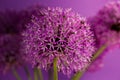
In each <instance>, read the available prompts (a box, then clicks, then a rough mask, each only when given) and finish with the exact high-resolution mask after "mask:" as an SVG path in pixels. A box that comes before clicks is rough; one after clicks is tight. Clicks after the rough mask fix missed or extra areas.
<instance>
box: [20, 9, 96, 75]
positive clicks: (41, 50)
mask: <svg viewBox="0 0 120 80" xmlns="http://www.w3.org/2000/svg"><path fill="white" fill-rule="evenodd" d="M22 35H23V48H22V53H23V52H25V53H26V55H27V56H25V58H27V60H28V61H29V62H32V64H33V66H38V67H39V68H43V69H45V70H48V69H49V68H50V67H52V66H53V60H54V58H56V57H57V58H58V62H57V68H58V71H60V72H63V74H66V75H68V76H69V75H70V74H71V72H77V71H78V70H83V69H84V68H85V67H86V66H87V65H88V64H89V62H90V60H91V57H92V54H93V53H94V52H95V45H94V43H95V40H94V35H93V33H92V31H91V30H90V26H89V25H88V24H87V23H86V20H85V19H84V18H82V17H80V16H79V15H78V14H77V13H74V12H72V11H71V9H65V10H64V9H62V8H58V7H57V8H49V7H48V8H47V9H42V10H39V12H38V14H37V16H36V15H33V16H32V21H31V23H28V25H27V30H26V31H25V32H24V33H23V34H22Z"/></svg>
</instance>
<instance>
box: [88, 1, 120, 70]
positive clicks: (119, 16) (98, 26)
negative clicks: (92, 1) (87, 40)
mask: <svg viewBox="0 0 120 80" xmlns="http://www.w3.org/2000/svg"><path fill="white" fill-rule="evenodd" d="M89 22H90V23H91V24H92V26H93V27H92V28H93V31H94V33H95V36H96V40H97V42H96V44H97V47H98V48H100V47H101V46H103V45H105V44H106V45H107V48H106V50H105V51H104V52H103V53H102V54H101V55H100V56H99V57H98V59H96V61H95V62H94V63H93V64H92V65H91V67H90V70H93V71H94V70H97V69H99V68H101V67H102V66H103V63H102V60H103V58H104V56H105V54H106V53H107V52H109V51H112V50H113V48H116V47H118V45H119V44H120V1H118V2H110V3H108V4H106V5H105V6H104V7H103V8H102V9H101V10H99V12H98V13H97V14H96V15H95V16H94V17H91V18H90V19H89Z"/></svg>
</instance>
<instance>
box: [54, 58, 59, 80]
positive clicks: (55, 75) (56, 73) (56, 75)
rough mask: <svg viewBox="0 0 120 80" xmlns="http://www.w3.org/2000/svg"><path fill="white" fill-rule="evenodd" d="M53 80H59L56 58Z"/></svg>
mask: <svg viewBox="0 0 120 80" xmlns="http://www.w3.org/2000/svg"><path fill="white" fill-rule="evenodd" d="M53 80H58V72H57V58H55V59H54V61H53Z"/></svg>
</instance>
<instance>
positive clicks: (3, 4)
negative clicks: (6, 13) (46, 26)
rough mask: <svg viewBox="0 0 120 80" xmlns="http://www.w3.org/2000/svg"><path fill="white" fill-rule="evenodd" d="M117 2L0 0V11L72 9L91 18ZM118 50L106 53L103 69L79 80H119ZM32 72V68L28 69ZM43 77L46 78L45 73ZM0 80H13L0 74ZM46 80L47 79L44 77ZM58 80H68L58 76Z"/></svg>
mask: <svg viewBox="0 0 120 80" xmlns="http://www.w3.org/2000/svg"><path fill="white" fill-rule="evenodd" d="M110 1H117V0H0V10H5V9H15V10H21V9H23V8H26V7H28V6H30V5H36V4H40V5H44V6H50V7H63V8H72V9H73V10H74V11H76V12H78V13H80V14H81V15H82V16H84V17H89V16H93V15H94V14H95V13H96V12H97V11H98V10H99V9H100V8H101V7H102V6H103V5H104V4H106V3H108V2H110ZM119 53H120V50H119V49H115V50H113V51H112V52H109V53H107V55H106V56H105V58H104V61H103V62H104V67H103V68H102V69H100V70H99V71H96V72H86V73H85V74H84V75H83V77H82V79H81V80H120V63H119V60H120V54H119ZM29 69H30V70H31V74H32V73H33V72H32V68H31V67H29ZM18 71H19V73H20V75H21V76H22V79H23V80H27V78H26V75H25V73H24V71H23V69H19V70H18ZM43 72H44V76H47V73H46V72H45V71H43ZM32 75H33V74H32ZM0 80H15V78H14V76H13V75H12V73H11V72H10V73H8V74H7V75H5V76H3V75H1V73H0ZM45 80H47V77H45ZM60 80H68V79H67V77H66V76H64V75H62V74H60Z"/></svg>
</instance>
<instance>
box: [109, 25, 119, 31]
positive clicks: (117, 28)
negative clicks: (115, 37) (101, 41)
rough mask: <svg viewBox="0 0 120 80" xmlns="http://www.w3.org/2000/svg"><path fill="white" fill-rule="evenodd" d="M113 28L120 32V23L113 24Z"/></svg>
mask: <svg viewBox="0 0 120 80" xmlns="http://www.w3.org/2000/svg"><path fill="white" fill-rule="evenodd" d="M111 30H114V31H117V32H120V23H117V24H113V25H112V26H111Z"/></svg>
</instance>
